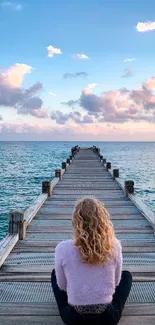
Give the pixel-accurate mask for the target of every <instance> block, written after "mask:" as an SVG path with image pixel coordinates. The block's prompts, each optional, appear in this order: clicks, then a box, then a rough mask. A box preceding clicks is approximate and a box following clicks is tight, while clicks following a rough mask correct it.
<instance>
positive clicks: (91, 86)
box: [87, 82, 98, 89]
mask: <svg viewBox="0 0 155 325" xmlns="http://www.w3.org/2000/svg"><path fill="white" fill-rule="evenodd" d="M97 85H98V84H96V83H95V82H94V83H92V84H89V85H88V86H87V87H88V88H90V89H93V88H95V87H96V86H97Z"/></svg>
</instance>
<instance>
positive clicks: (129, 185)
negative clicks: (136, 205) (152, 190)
mask: <svg viewBox="0 0 155 325" xmlns="http://www.w3.org/2000/svg"><path fill="white" fill-rule="evenodd" d="M124 190H125V194H126V196H128V194H133V193H134V181H125V182H124Z"/></svg>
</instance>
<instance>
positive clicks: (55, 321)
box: [1, 315, 155, 325]
mask: <svg viewBox="0 0 155 325" xmlns="http://www.w3.org/2000/svg"><path fill="white" fill-rule="evenodd" d="M1 322H2V324H3V325H21V316H20V315H19V316H12V315H11V316H1ZM27 324H31V325H42V324H44V325H62V324H64V323H63V322H62V320H61V319H60V317H59V316H45V315H43V316H36V315H35V316H29V315H27V316H25V315H23V316H22V325H27ZM146 324H149V325H154V324H155V316H154V315H151V316H150V315H147V316H140V315H138V316H123V317H122V318H121V320H120V322H119V323H118V325H146Z"/></svg>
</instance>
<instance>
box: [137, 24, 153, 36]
mask: <svg viewBox="0 0 155 325" xmlns="http://www.w3.org/2000/svg"><path fill="white" fill-rule="evenodd" d="M136 28H137V31H138V32H141V33H144V32H149V31H152V30H154V29H155V21H147V22H143V23H138V24H137V26H136Z"/></svg>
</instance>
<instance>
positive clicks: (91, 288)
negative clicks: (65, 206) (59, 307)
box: [55, 237, 122, 305]
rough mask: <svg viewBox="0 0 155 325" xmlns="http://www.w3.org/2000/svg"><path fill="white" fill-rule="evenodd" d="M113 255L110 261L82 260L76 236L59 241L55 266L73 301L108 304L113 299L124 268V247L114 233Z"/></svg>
mask: <svg viewBox="0 0 155 325" xmlns="http://www.w3.org/2000/svg"><path fill="white" fill-rule="evenodd" d="M113 251H114V254H113V257H111V258H109V260H107V261H106V263H104V264H103V263H98V264H88V263H85V262H82V260H81V254H80V251H79V249H78V248H77V247H76V246H75V244H74V242H73V240H67V241H63V242H61V243H59V244H58V246H57V247H56V251H55V270H56V277H57V283H58V286H59V287H60V289H62V290H64V291H66V292H67V296H68V303H69V304H71V305H94V304H107V303H110V302H111V301H112V296H113V294H114V292H115V288H116V286H117V285H118V284H119V282H120V278H121V272H122V248H121V244H120V242H119V241H118V240H117V239H116V238H115V237H114V240H113Z"/></svg>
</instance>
